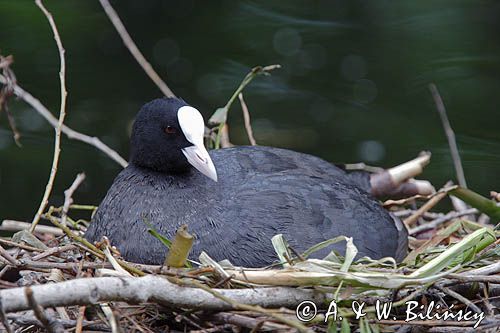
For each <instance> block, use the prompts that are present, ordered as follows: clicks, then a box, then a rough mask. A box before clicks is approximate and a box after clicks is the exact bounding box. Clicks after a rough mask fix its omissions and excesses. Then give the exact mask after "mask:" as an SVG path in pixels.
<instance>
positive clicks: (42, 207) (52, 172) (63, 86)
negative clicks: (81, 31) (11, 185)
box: [30, 0, 68, 233]
mask: <svg viewBox="0 0 500 333" xmlns="http://www.w3.org/2000/svg"><path fill="white" fill-rule="evenodd" d="M35 3H36V5H37V6H38V7H39V8H40V10H41V11H42V12H43V13H44V14H45V16H46V17H47V20H48V21H49V24H50V27H51V28H52V32H53V33H54V39H55V40H56V44H57V49H58V50H59V60H60V71H59V80H60V82H61V108H60V110H59V120H58V122H57V127H56V129H55V131H56V137H55V140H54V158H53V159H52V167H51V170H50V175H49V180H48V182H47V186H46V187H45V193H44V194H43V198H42V202H41V203H40V207H39V208H38V211H37V213H36V215H35V217H34V218H33V222H32V225H31V228H30V232H31V233H33V232H34V231H35V228H36V225H37V224H38V222H39V221H40V216H41V215H42V213H43V211H44V210H45V207H46V206H47V204H48V202H49V196H50V192H52V187H53V185H54V179H55V178H56V173H57V166H58V164H59V155H60V153H61V148H60V146H61V127H62V125H63V123H64V118H65V117H66V96H67V94H68V93H67V91H66V60H65V58H64V52H65V51H64V48H63V45H62V42H61V37H60V36H59V31H58V30H57V26H56V23H55V22H54V18H53V17H52V14H51V13H50V12H49V11H47V9H46V8H45V7H44V6H43V4H42V0H35Z"/></svg>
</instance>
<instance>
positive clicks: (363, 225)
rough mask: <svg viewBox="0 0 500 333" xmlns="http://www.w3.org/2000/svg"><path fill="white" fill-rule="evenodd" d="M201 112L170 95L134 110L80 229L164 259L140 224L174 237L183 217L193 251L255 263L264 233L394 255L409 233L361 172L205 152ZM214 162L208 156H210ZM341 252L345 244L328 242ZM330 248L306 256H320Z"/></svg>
mask: <svg viewBox="0 0 500 333" xmlns="http://www.w3.org/2000/svg"><path fill="white" fill-rule="evenodd" d="M203 134H204V121H203V118H202V116H201V114H200V113H199V112H198V111H197V110H196V109H195V108H193V107H191V106H189V105H188V104H186V103H185V102H184V101H182V100H180V99H176V98H162V99H156V100H153V101H152V102H149V103H147V104H146V105H144V106H143V107H142V109H141V110H140V112H139V113H138V114H137V117H136V120H135V123H134V126H133V130H132V137H131V154H130V164H129V165H128V166H127V167H126V168H125V169H124V170H123V171H122V172H121V173H120V174H119V175H118V176H117V177H116V179H115V181H114V183H113V185H112V186H111V188H110V189H109V191H108V193H107V195H106V197H105V198H104V200H103V201H102V203H101V205H100V206H99V208H98V209H97V212H96V214H95V215H94V217H93V220H92V223H91V224H90V226H89V228H88V230H87V233H86V234H85V237H86V238H87V239H88V240H89V241H99V240H100V239H101V238H102V236H107V237H108V238H109V239H110V241H111V244H113V245H115V246H116V247H117V248H118V249H119V250H120V252H121V254H122V256H123V257H124V258H125V259H126V260H130V261H133V262H138V263H146V264H160V263H163V261H164V258H165V255H166V252H167V249H166V248H165V246H164V245H162V244H161V243H160V241H158V240H157V239H156V238H154V237H153V236H151V235H150V234H149V233H148V232H147V229H148V225H147V224H150V225H152V226H153V227H154V228H155V229H156V230H158V231H159V232H160V233H162V234H163V235H165V236H166V237H168V238H170V239H172V238H173V236H174V234H175V232H176V230H177V229H178V227H179V226H180V225H182V224H187V225H188V229H189V231H190V232H191V233H193V234H194V235H195V243H194V246H193V249H192V252H191V257H192V258H193V259H196V258H197V257H198V255H199V254H200V253H201V251H205V252H207V253H208V254H209V255H210V256H211V257H212V258H214V259H216V260H222V259H229V260H230V261H231V262H232V263H233V264H235V265H238V266H246V267H263V266H266V265H269V264H271V263H273V262H274V261H276V258H277V257H276V255H275V252H274V250H273V247H272V244H271V240H270V239H271V237H272V236H274V235H276V234H283V236H284V237H285V239H286V240H287V241H288V242H289V244H290V246H291V247H293V248H294V249H295V250H296V251H299V252H300V251H304V250H306V249H307V248H309V247H310V246H312V245H315V244H317V243H319V242H321V241H324V240H327V239H330V238H333V237H336V236H339V235H345V236H349V237H353V239H354V244H355V245H356V246H357V248H358V250H359V254H358V256H369V257H371V258H374V259H379V258H381V257H386V256H390V257H394V258H396V259H397V260H401V259H402V258H403V257H404V255H405V254H406V251H407V231H406V229H405V228H404V226H402V224H401V222H400V221H399V220H394V219H393V218H392V217H391V215H389V213H388V212H387V211H386V210H385V209H384V208H382V207H381V206H380V205H379V203H378V202H377V201H376V200H375V199H374V198H373V197H372V196H371V195H370V194H369V193H367V191H366V187H367V186H368V185H367V181H366V178H363V177H360V178H359V177H358V178H353V177H350V176H349V175H348V174H347V173H346V172H345V171H344V170H342V169H340V168H337V167H336V166H334V165H332V164H330V163H328V162H326V161H324V160H322V159H320V158H317V157H314V156H311V155H307V154H302V153H297V152H294V151H290V150H285V149H278V148H271V147H236V148H226V149H220V150H212V151H210V153H209V152H207V150H206V149H205V147H204V145H203ZM212 161H213V162H212ZM333 248H334V249H336V250H337V251H339V252H341V253H343V252H344V249H345V244H338V245H335V246H334V247H333ZM331 250H332V248H329V249H324V250H322V251H320V252H318V253H316V254H315V255H314V257H318V258H322V257H324V256H326V255H327V254H328V253H329V252H330V251H331Z"/></svg>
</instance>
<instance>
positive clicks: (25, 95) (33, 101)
mask: <svg viewBox="0 0 500 333" xmlns="http://www.w3.org/2000/svg"><path fill="white" fill-rule="evenodd" d="M0 83H2V84H6V83H7V79H6V78H5V77H4V76H3V75H1V74H0ZM13 88H14V94H15V95H16V96H17V97H19V98H20V99H22V100H23V101H25V102H26V103H28V104H29V105H30V106H31V107H32V108H33V109H35V111H36V112H38V113H39V114H40V115H41V116H42V117H44V118H45V120H47V122H48V123H49V124H50V125H51V126H52V127H54V128H56V127H57V123H58V121H57V118H56V117H54V116H53V115H52V113H51V112H50V111H49V110H48V109H47V108H46V107H45V106H44V105H43V104H42V103H41V102H40V101H39V100H38V99H37V98H36V97H34V96H33V95H31V94H30V93H29V92H27V91H26V90H24V89H23V88H21V87H20V86H19V85H17V83H16V84H15V85H14V86H13ZM61 130H62V132H63V133H64V134H66V136H67V137H68V139H71V140H78V141H81V142H84V143H86V144H88V145H91V146H94V147H96V148H97V149H99V150H100V151H102V152H103V153H104V154H106V155H108V157H109V158H111V159H113V160H114V161H115V162H116V163H118V164H120V165H121V166H122V167H124V168H125V167H126V166H127V164H128V163H127V161H126V160H125V159H124V158H123V157H121V156H120V155H119V154H118V153H117V152H116V151H114V150H113V149H111V148H110V147H108V146H107V145H105V144H104V143H103V142H102V141H101V140H99V138H96V137H91V136H88V135H86V134H83V133H80V132H78V131H75V130H74V129H72V128H70V127H68V126H66V125H64V124H63V125H62V127H61Z"/></svg>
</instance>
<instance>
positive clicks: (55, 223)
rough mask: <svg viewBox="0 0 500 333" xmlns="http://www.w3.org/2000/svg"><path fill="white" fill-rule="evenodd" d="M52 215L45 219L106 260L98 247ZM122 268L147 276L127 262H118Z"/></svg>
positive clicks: (50, 212) (49, 214) (47, 215)
mask: <svg viewBox="0 0 500 333" xmlns="http://www.w3.org/2000/svg"><path fill="white" fill-rule="evenodd" d="M51 214H52V211H51V210H49V213H48V214H46V215H44V217H46V218H47V219H48V220H49V221H50V222H52V223H53V224H54V225H55V226H57V227H58V228H61V229H62V230H63V231H64V233H65V234H66V235H68V237H69V238H71V239H73V240H75V241H77V242H79V243H81V244H83V245H85V246H86V247H88V248H89V249H90V250H92V251H93V252H94V254H95V255H97V256H98V257H100V258H104V253H103V252H102V251H101V250H99V249H98V248H97V247H95V246H94V245H93V244H91V243H90V242H89V241H88V240H86V239H85V238H83V237H81V236H78V235H77V234H75V233H74V232H73V231H71V230H70V229H69V228H68V227H67V226H65V225H61V223H60V221H59V220H58V219H57V218H56V217H54V216H52V215H51ZM116 261H117V262H118V263H119V264H120V265H121V266H122V267H124V268H125V269H126V270H127V271H129V272H130V273H133V274H136V275H139V276H143V275H145V273H144V272H142V271H141V270H140V269H138V268H136V267H134V266H132V265H130V264H128V263H127V262H125V261H123V260H118V259H117V260H116Z"/></svg>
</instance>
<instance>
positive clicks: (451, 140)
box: [429, 83, 467, 188]
mask: <svg viewBox="0 0 500 333" xmlns="http://www.w3.org/2000/svg"><path fill="white" fill-rule="evenodd" d="M429 90H430V91H431V94H432V97H433V98H434V103H435V104H436V109H437V110H438V112H439V116H440V117H441V122H442V123H443V128H444V131H445V133H446V138H447V139H448V144H449V145H450V150H451V157H452V158H453V164H454V166H455V172H456V175H457V181H458V184H459V185H460V186H461V187H464V188H467V183H466V181H465V176H464V169H463V167H462V161H461V159H460V153H459V152H458V146H457V142H456V139H455V132H453V129H452V128H451V125H450V121H449V120H448V116H447V115H446V108H445V107H444V103H443V99H442V98H441V95H440V94H439V91H438V89H437V87H436V85H435V84H434V83H431V84H429Z"/></svg>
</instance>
